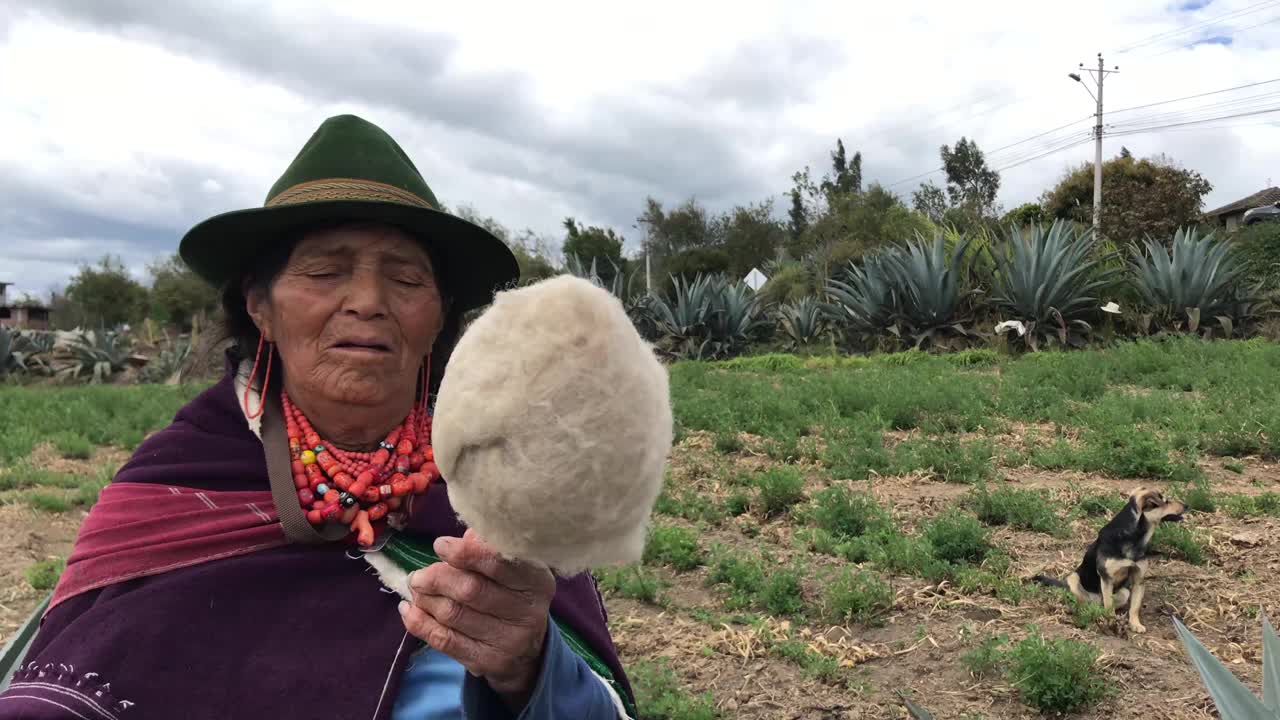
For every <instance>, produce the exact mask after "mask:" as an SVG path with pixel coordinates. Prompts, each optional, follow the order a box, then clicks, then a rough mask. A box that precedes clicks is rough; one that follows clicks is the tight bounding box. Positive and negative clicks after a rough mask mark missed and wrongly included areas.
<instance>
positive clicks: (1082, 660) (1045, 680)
mask: <svg viewBox="0 0 1280 720" xmlns="http://www.w3.org/2000/svg"><path fill="white" fill-rule="evenodd" d="M1098 655H1099V652H1098V649H1097V648H1096V647H1094V646H1093V645H1090V644H1089V643H1085V642H1080V641H1079V640H1070V639H1065V638H1064V639H1059V640H1049V639H1046V638H1043V637H1041V636H1040V635H1032V636H1031V637H1028V638H1027V639H1025V640H1023V641H1022V642H1020V643H1018V644H1017V645H1015V646H1013V648H1011V649H1010V650H1009V651H1008V662H1009V670H1008V676H1009V682H1010V683H1011V684H1012V685H1013V686H1014V687H1016V688H1017V689H1018V696H1019V697H1020V698H1021V700H1022V702H1024V703H1026V704H1027V705H1030V706H1031V707H1034V708H1036V709H1037V710H1039V711H1040V712H1045V713H1049V712H1058V713H1069V712H1074V711H1076V710H1082V709H1084V708H1087V707H1089V706H1091V705H1094V704H1096V703H1098V702H1099V701H1100V700H1102V699H1103V697H1104V696H1105V695H1106V684H1105V683H1104V682H1103V678H1102V674H1101V672H1100V671H1099V670H1098V668H1097V666H1096V662H1097V660H1098Z"/></svg>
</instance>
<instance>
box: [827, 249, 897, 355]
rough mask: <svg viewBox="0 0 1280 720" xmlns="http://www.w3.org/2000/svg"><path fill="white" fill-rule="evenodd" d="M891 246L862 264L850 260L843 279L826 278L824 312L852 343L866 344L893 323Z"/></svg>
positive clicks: (855, 344)
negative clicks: (889, 260) (886, 250)
mask: <svg viewBox="0 0 1280 720" xmlns="http://www.w3.org/2000/svg"><path fill="white" fill-rule="evenodd" d="M897 252H898V251H897V250H890V251H888V252H886V253H882V254H880V255H875V256H871V257H868V258H866V259H864V260H863V262H862V264H861V265H859V264H858V263H857V262H850V263H849V268H848V270H847V271H846V272H845V275H844V279H843V280H841V279H836V278H832V279H830V280H828V281H827V287H826V291H827V302H826V303H823V304H822V306H821V307H822V311H823V314H824V315H825V316H826V318H827V320H828V321H829V322H830V323H831V325H833V326H834V327H836V328H839V329H841V330H842V331H843V332H844V334H845V337H846V339H847V340H848V341H850V344H851V345H853V346H859V347H860V346H864V345H866V344H867V341H868V340H870V339H871V338H873V337H875V336H877V335H881V334H883V333H884V332H885V331H887V330H889V329H890V327H892V326H893V325H894V316H895V312H896V297H895V293H894V287H893V278H892V276H891V275H890V273H889V271H888V269H887V268H886V263H887V262H888V260H887V258H888V257H889V256H890V255H893V254H896V253H897Z"/></svg>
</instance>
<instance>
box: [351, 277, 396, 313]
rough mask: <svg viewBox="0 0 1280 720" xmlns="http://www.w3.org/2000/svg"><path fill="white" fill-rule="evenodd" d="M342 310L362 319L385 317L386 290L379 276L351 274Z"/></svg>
mask: <svg viewBox="0 0 1280 720" xmlns="http://www.w3.org/2000/svg"><path fill="white" fill-rule="evenodd" d="M342 310H343V312H346V313H351V314H353V315H356V316H357V317H360V318H362V319H367V318H372V317H380V316H382V315H385V314H386V312H387V306H386V288H385V287H384V286H383V280H382V278H381V277H380V276H379V274H378V273H376V272H367V271H360V270H357V271H356V272H354V273H352V274H351V281H350V282H349V283H348V284H347V288H346V297H345V298H344V300H343V304H342Z"/></svg>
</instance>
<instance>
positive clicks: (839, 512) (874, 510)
mask: <svg viewBox="0 0 1280 720" xmlns="http://www.w3.org/2000/svg"><path fill="white" fill-rule="evenodd" d="M809 518H810V519H811V520H812V521H813V523H814V525H817V526H818V527H819V528H821V529H823V530H825V531H827V532H829V533H831V534H832V535H834V536H836V537H837V538H850V537H859V536H861V535H865V534H867V533H869V532H874V531H878V530H883V529H886V528H888V527H890V526H891V521H890V519H889V514H888V513H887V512H885V509H884V508H882V507H880V505H879V503H877V502H876V501H875V499H874V498H872V497H869V496H867V495H863V494H861V493H855V492H853V491H852V490H850V489H849V488H848V487H847V486H844V485H833V486H831V487H829V488H827V489H826V490H823V491H821V492H819V493H818V494H816V495H815V496H814V498H813V508H812V510H811V511H810V512H809Z"/></svg>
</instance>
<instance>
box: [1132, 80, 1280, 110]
mask: <svg viewBox="0 0 1280 720" xmlns="http://www.w3.org/2000/svg"><path fill="white" fill-rule="evenodd" d="M1277 82H1280V78H1272V79H1271V80H1260V81H1258V82H1254V83H1249V84H1247V85H1237V86H1235V87H1229V88H1223V89H1222V90H1211V91H1209V92H1202V93H1199V94H1196V95H1187V96H1185V97H1180V98H1174V99H1172V100H1161V101H1160V102H1153V103H1147V104H1146V105H1134V106H1133V107H1127V108H1121V109H1119V110H1112V111H1110V113H1111V114H1112V115H1116V114H1118V113H1122V112H1129V111H1131V110H1141V109H1143V108H1149V107H1155V106H1157V105H1168V104H1170V103H1176V102H1182V101H1183V100H1194V99H1195V98H1202V97H1208V96H1209V95H1220V94H1222V93H1226V92H1231V91H1233V90H1243V89H1245V88H1251V87H1257V86H1259V85H1267V84H1270V83H1277Z"/></svg>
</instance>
